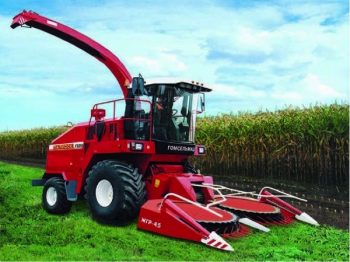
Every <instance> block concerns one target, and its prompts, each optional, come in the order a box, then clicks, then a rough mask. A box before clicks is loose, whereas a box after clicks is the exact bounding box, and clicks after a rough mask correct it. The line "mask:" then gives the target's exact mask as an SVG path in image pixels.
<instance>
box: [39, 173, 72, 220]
mask: <svg viewBox="0 0 350 262" xmlns="http://www.w3.org/2000/svg"><path fill="white" fill-rule="evenodd" d="M48 191H49V193H48ZM51 192H55V193H53V194H56V200H55V201H54V199H53V198H50V195H52V194H50V193H51ZM42 203H43V207H44V209H45V210H46V211H47V212H48V213H50V214H66V213H68V212H69V211H70V209H71V207H72V202H71V201H68V199H67V194H66V187H65V182H64V180H63V179H62V178H60V177H52V178H50V179H49V180H47V181H46V183H45V185H44V189H43V194H42Z"/></svg>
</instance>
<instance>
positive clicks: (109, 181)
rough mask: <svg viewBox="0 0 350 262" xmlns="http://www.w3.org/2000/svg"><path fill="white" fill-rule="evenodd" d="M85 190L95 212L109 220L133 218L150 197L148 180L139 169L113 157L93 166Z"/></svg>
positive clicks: (125, 221)
mask: <svg viewBox="0 0 350 262" xmlns="http://www.w3.org/2000/svg"><path fill="white" fill-rule="evenodd" d="M85 190H86V196H87V200H88V204H89V207H90V210H91V213H92V216H93V217H94V218H95V219H96V220H98V221H100V222H102V223H107V224H126V223H129V222H131V221H132V220H133V219H135V218H136V217H137V215H138V213H139V211H140V208H141V206H142V204H143V203H144V202H145V199H146V191H145V183H144V181H143V180H142V176H141V174H139V173H138V171H137V169H136V168H133V167H132V166H130V165H128V164H126V163H124V162H119V161H113V160H104V161H101V162H98V163H97V164H95V165H94V166H93V167H92V169H91V171H90V172H89V176H88V178H87V181H86V188H85Z"/></svg>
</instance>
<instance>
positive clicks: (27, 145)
mask: <svg viewBox="0 0 350 262" xmlns="http://www.w3.org/2000/svg"><path fill="white" fill-rule="evenodd" d="M65 130H67V128H66V127H53V128H36V129H30V130H21V131H8V132H2V133H0V158H1V159H10V160H13V159H18V158H34V159H45V157H46V150H47V148H48V145H49V144H50V143H51V141H52V140H53V139H54V138H56V137H57V136H58V135H60V134H61V133H63V132H64V131H65Z"/></svg>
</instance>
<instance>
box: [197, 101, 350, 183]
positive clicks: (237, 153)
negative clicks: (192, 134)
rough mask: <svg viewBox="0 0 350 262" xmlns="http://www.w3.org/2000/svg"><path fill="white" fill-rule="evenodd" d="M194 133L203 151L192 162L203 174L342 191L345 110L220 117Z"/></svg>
mask: <svg viewBox="0 0 350 262" xmlns="http://www.w3.org/2000/svg"><path fill="white" fill-rule="evenodd" d="M197 128H198V132H197V135H196V136H197V143H200V144H204V145H206V147H207V155H206V156H205V157H204V158H202V159H200V158H199V159H198V158H197V159H196V162H195V164H196V165H197V166H199V167H201V170H203V171H204V172H203V173H209V174H216V175H223V176H228V175H237V176H243V177H254V178H264V179H266V178H269V179H273V180H281V181H292V182H299V183H302V184H312V185H319V186H323V185H327V186H339V187H340V188H344V187H346V188H347V186H348V183H349V137H348V135H349V107H348V105H337V104H333V105H330V106H314V107H311V108H307V109H296V108H294V109H285V110H281V111H277V112H260V113H256V114H250V113H241V114H238V115H232V114H224V115H221V116H216V117H205V118H201V119H200V120H199V121H198V127H197Z"/></svg>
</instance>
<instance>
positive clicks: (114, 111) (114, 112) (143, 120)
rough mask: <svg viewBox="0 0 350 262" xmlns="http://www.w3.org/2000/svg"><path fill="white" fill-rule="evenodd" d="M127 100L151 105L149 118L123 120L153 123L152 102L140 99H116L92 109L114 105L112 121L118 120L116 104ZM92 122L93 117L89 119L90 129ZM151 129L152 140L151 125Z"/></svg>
mask: <svg viewBox="0 0 350 262" xmlns="http://www.w3.org/2000/svg"><path fill="white" fill-rule="evenodd" d="M127 100H133V101H137V102H144V103H147V104H149V118H148V119H147V118H136V117H123V120H129V121H141V122H150V123H152V102H151V101H149V100H146V99H139V98H129V97H126V98H119V99H114V100H108V101H103V102H100V103H96V104H94V105H93V107H92V109H98V107H99V106H101V105H106V104H113V117H112V120H113V121H114V120H116V103H117V102H121V101H127ZM91 121H92V116H90V119H89V127H90V126H91ZM149 128H150V130H149V131H150V139H149V140H151V139H152V125H149Z"/></svg>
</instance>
